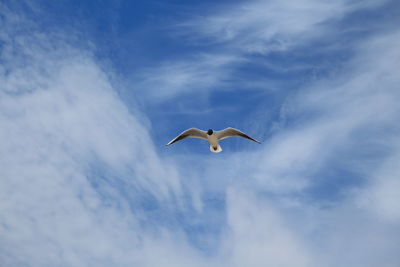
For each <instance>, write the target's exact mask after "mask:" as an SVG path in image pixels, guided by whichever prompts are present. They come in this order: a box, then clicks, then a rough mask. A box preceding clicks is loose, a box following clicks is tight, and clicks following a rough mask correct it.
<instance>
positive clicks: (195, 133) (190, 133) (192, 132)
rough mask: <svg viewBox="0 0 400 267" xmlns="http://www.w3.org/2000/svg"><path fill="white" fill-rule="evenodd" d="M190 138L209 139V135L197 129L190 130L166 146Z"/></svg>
mask: <svg viewBox="0 0 400 267" xmlns="http://www.w3.org/2000/svg"><path fill="white" fill-rule="evenodd" d="M188 137H194V138H203V139H207V133H206V132H205V131H202V130H199V129H197V128H190V129H187V130H186V131H184V132H183V133H181V134H180V135H178V136H177V137H175V138H174V139H172V140H171V141H169V143H168V144H166V146H169V145H171V144H173V143H175V142H176V141H179V140H182V139H184V138H188Z"/></svg>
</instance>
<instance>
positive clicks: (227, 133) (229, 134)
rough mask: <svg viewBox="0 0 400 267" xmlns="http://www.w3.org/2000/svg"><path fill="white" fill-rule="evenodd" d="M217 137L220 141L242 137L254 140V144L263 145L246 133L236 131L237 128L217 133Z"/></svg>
mask: <svg viewBox="0 0 400 267" xmlns="http://www.w3.org/2000/svg"><path fill="white" fill-rule="evenodd" d="M215 135H216V136H217V138H218V139H219V140H222V139H225V138H228V137H232V136H241V137H244V138H247V139H250V140H252V141H254V142H257V143H259V144H261V142H260V141H258V140H256V139H254V138H253V137H250V136H248V135H247V134H245V133H244V132H241V131H239V130H238V129H235V128H226V129H224V130H221V131H218V132H215Z"/></svg>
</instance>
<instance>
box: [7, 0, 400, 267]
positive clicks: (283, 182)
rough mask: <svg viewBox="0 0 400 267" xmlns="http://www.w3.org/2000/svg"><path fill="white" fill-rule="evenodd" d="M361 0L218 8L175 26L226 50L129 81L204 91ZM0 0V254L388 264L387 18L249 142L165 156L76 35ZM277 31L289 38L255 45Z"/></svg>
mask: <svg viewBox="0 0 400 267" xmlns="http://www.w3.org/2000/svg"><path fill="white" fill-rule="evenodd" d="M289 3H290V4H289ZM374 3H376V2H372V1H371V2H368V3H367V4H368V5H367V6H369V5H370V4H374ZM359 5H360V6H364V7H365V4H361V2H356V4H354V2H352V3H351V4H350V3H349V2H343V1H339V2H334V3H331V2H329V3H328V2H326V3H325V2H324V3H316V2H314V1H302V2H287V3H286V2H285V3H280V2H279V3H278V2H276V1H269V2H254V3H252V4H247V7H246V5H242V4H240V5H239V6H231V8H230V9H228V10H227V11H226V13H224V12H223V11H218V12H219V13H218V12H217V14H219V15H216V16H211V17H210V21H214V22H215V24H213V25H211V24H210V25H211V26H212V27H214V28H211V29H210V28H208V27H211V26H210V25H208V24H207V23H208V22H207V21H209V20H205V21H202V22H197V21H196V23H195V24H196V25H194V23H192V24H193V25H189V24H188V25H186V26H190V27H194V28H196V27H197V28H198V29H200V30H201V31H202V32H203V33H202V34H204V35H207V36H208V38H210V39H213V41H214V43H219V44H221V45H223V46H226V47H229V46H236V45H238V46H237V48H236V49H237V50H235V49H232V50H227V52H226V53H224V54H223V55H222V56H221V54H218V53H216V54H213V53H215V51H214V52H212V53H209V54H205V55H204V54H203V55H202V56H200V57H199V59H200V60H199V61H198V62H191V61H190V60H192V61H194V60H193V57H191V59H190V60H186V59H185V58H183V59H179V60H177V61H176V62H175V61H173V62H169V63H165V65H162V66H161V67H158V68H155V69H152V70H149V69H147V70H143V72H142V73H143V77H144V79H143V80H142V81H141V83H138V84H137V85H138V88H143V89H142V90H149V91H146V92H145V94H147V95H148V96H149V97H159V99H157V100H156V101H159V102H160V101H161V102H162V101H163V100H165V99H171V98H173V97H175V96H178V95H180V94H185V93H187V90H194V91H196V90H201V89H202V88H203V87H205V88H206V89H205V90H211V89H210V88H213V86H215V85H224V84H225V81H226V80H229V79H231V78H232V77H231V75H233V74H232V73H231V72H230V71H231V70H233V68H235V67H236V66H237V65H236V64H238V65H240V64H242V63H243V62H244V61H243V58H244V57H245V56H244V55H245V54H246V53H249V52H250V53H260V54H265V53H266V52H267V51H271V49H276V50H280V49H282V48H284V49H288V50H287V51H289V50H290V49H291V47H292V45H293V44H294V42H297V41H301V40H304V39H302V36H307V34H309V33H308V32H309V31H310V29H314V30H316V31H313V33H311V34H312V35H313V38H318V35H319V34H321V36H325V35H326V34H327V32H328V33H332V32H331V31H329V30H328V31H327V32H325V31H322V30H321V31H319V30H320V29H325V25H324V23H328V24H329V22H330V21H332V20H338V19H341V17H342V16H343V15H344V14H347V12H350V11H351V10H355V9H356V8H358V6H359ZM0 7H1V9H0V14H1V19H2V20H1V30H0V41H1V56H0V60H1V61H0V89H1V92H0V125H1V129H0V138H1V140H2V142H1V144H0V183H1V186H0V199H1V201H0V203H1V204H0V236H1V238H0V247H1V250H0V261H1V262H2V263H3V264H4V265H5V266H16V265H28V266H59V265H73V266H88V265H96V266H110V265H115V266H132V265H135V266H188V265H190V266H265V265H271V266H276V265H281V266H382V265H383V264H385V265H386V266H393V267H394V266H398V263H399V262H400V258H399V256H398V255H399V253H398V252H399V251H400V247H399V242H398V240H399V229H400V228H399V227H400V221H399V218H400V217H399V212H398V210H399V207H398V203H400V200H399V196H400V192H399V189H398V188H400V187H399V186H398V184H399V169H398V167H397V165H398V164H397V162H398V160H399V131H400V129H399V126H398V118H399V117H400V108H399V105H398V102H399V100H400V95H399V92H400V91H399V90H398V89H399V84H400V73H399V69H400V68H398V62H399V61H400V54H399V50H398V48H397V46H396V44H398V43H399V39H400V37H399V32H398V30H396V29H394V30H393V29H392V30H390V31H389V30H387V31H386V32H384V33H381V32H379V33H375V34H374V35H371V36H369V37H368V38H365V37H364V38H363V39H362V42H358V43H357V44H356V45H355V47H354V48H355V49H354V51H355V52H354V54H351V56H349V57H348V58H346V60H344V62H343V64H342V68H341V69H335V72H334V75H331V76H329V75H327V76H325V77H323V78H319V77H317V78H315V79H314V80H312V81H310V82H308V83H305V84H301V85H299V86H298V87H297V90H295V91H290V92H289V93H287V95H286V96H285V97H284V98H283V99H284V104H283V105H282V106H281V108H280V116H279V117H278V118H276V120H277V121H276V123H277V124H278V126H279V127H276V130H275V131H272V132H271V133H270V134H269V136H270V137H269V138H268V139H266V140H265V142H263V144H262V145H261V146H258V147H257V148H256V149H254V150H250V149H249V150H247V151H240V153H234V152H232V153H231V154H227V153H225V154H223V156H221V157H218V156H217V157H213V158H210V157H205V156H204V155H196V154H194V155H193V154H191V155H190V157H188V155H174V154H173V153H170V154H168V157H169V158H166V157H163V156H160V154H159V153H158V151H159V150H158V149H157V148H155V147H154V145H153V141H152V140H151V138H150V135H149V129H147V127H146V126H145V125H144V124H143V123H142V121H143V120H145V119H146V118H144V119H143V118H142V116H144V115H143V114H140V113H139V112H137V113H136V112H134V111H133V112H132V111H129V110H135V107H134V108H132V109H129V110H128V108H127V107H126V106H125V105H124V104H123V102H122V101H121V99H120V98H119V96H118V95H117V93H116V90H115V89H114V88H115V87H114V83H113V82H112V79H110V75H112V70H111V69H110V68H108V67H107V65H104V64H100V63H99V62H98V61H97V60H96V59H95V57H94V56H93V55H92V53H91V52H90V49H87V48H82V47H81V43H80V41H81V40H77V39H74V37H73V36H72V37H71V36H69V37H66V35H65V34H62V33H57V34H56V33H52V32H43V31H41V30H40V29H37V28H36V26H35V24H34V23H31V22H29V21H27V20H25V19H23V16H18V15H17V14H16V13H15V12H14V13H13V12H11V11H10V10H8V9H7V7H6V6H2V5H0ZM349 10H350V11H349ZM329 11H331V12H329ZM235 12H236V13H235ZM235 14H237V15H236V17H237V18H239V19H238V20H237V21H233V22H231V26H228V25H230V23H228V18H230V17H232V16H233V15H235ZM262 14H266V18H265V17H264V16H263V15H262ZM313 14H316V15H315V17H313V16H312V15H313ZM219 17H221V18H219ZM216 18H219V19H216ZM285 18H287V19H288V21H286V20H285ZM280 20H283V21H284V23H283V24H282V25H280V24H279V23H278V21H280ZM293 21H295V22H296V21H299V24H298V25H297V24H295V23H294V22H293ZM289 22H291V23H289ZM203 23H205V24H203ZM218 23H219V24H218ZM264 24H268V25H271V26H270V27H271V28H268V29H264V28H263V27H261V26H262V25H264ZM293 24H295V25H294V26H295V27H293V28H290V25H293ZM198 25H200V26H198ZM204 25H206V26H204ZM207 25H208V26H207ZM260 25H261V26H260ZM17 26H18V28H19V29H20V30H19V31H15V29H16V28H17ZM321 27H322V28H321ZM225 28H229V31H228V30H226V29H225ZM200 30H199V31H200ZM225 31H226V34H225V35H224V34H223V33H224V32H225ZM296 37H300V38H299V39H297V38H296ZM70 38H72V39H70ZM257 38H259V40H258V39H257ZM280 38H282V39H284V40H285V42H288V43H287V44H290V45H288V46H286V45H285V46H281V45H279V46H278V47H274V46H273V45H272V46H271V44H270V43H268V42H269V40H271V41H272V40H274V39H278V40H279V39H280ZM250 40H255V41H256V42H255V43H254V44H256V46H257V47H258V48H257V49H255V48H254V47H253V48H252V46H251V45H252V44H251V43H252V42H251V41H250ZM257 40H258V41H257ZM225 43H226V44H225ZM242 46H243V47H242ZM260 47H261V48H262V49H260ZM377 51H379V52H377ZM212 55H217V56H216V57H215V58H214V57H212ZM218 55H220V57H219V56H218ZM333 56H334V55H333ZM195 58H196V57H195ZM247 60H249V59H248V58H246V59H245V61H247ZM155 74H157V75H155ZM232 79H233V78H232ZM192 83H194V86H190V85H192ZM162 86H164V88H166V89H165V90H164V91H161V93H160V96H157V93H156V91H155V88H157V87H162ZM151 90H153V91H151ZM263 108H264V107H263ZM266 110H267V109H265V110H264V109H261V110H260V111H259V112H260V113H263V112H266ZM173 115H174V116H175V114H173ZM249 124H256V125H257V127H258V128H257V127H255V129H259V132H258V133H259V135H262V133H263V132H266V131H268V129H266V126H265V125H264V121H263V120H260V121H259V120H255V121H250V122H249ZM224 142H225V141H224ZM226 142H233V141H232V140H231V141H228V140H226ZM316 188H318V189H319V190H316ZM321 194H322V196H321ZM209 203H212V204H209ZM210 250H212V252H210Z"/></svg>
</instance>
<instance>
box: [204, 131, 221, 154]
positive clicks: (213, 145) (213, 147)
mask: <svg viewBox="0 0 400 267" xmlns="http://www.w3.org/2000/svg"><path fill="white" fill-rule="evenodd" d="M207 139H208V142H209V143H210V151H211V152H215V153H219V152H221V151H222V148H221V146H220V145H219V140H218V138H217V136H216V135H215V133H212V134H211V135H209V134H207Z"/></svg>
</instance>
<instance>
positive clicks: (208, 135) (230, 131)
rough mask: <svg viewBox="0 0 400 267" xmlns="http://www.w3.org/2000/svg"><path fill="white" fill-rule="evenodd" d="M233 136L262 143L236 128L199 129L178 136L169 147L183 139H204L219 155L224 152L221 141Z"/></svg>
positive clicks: (191, 129) (211, 149)
mask: <svg viewBox="0 0 400 267" xmlns="http://www.w3.org/2000/svg"><path fill="white" fill-rule="evenodd" d="M233 136H240V137H244V138H247V139H250V140H252V141H254V142H257V143H260V141H258V140H256V139H254V138H252V137H250V136H248V135H247V134H245V133H243V132H241V131H239V130H238V129H235V128H226V129H224V130H221V131H213V130H211V129H209V130H208V131H207V132H206V131H202V130H200V129H197V128H190V129H188V130H186V131H184V132H182V133H181V134H180V135H178V136H177V137H175V138H174V139H172V140H171V141H170V142H169V143H168V144H167V146H169V145H171V144H173V143H175V142H176V141H179V140H182V139H184V138H188V137H194V138H202V139H206V140H208V142H209V143H210V151H211V152H214V153H219V152H221V151H222V148H221V146H220V144H219V140H222V139H225V138H228V137H233Z"/></svg>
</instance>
